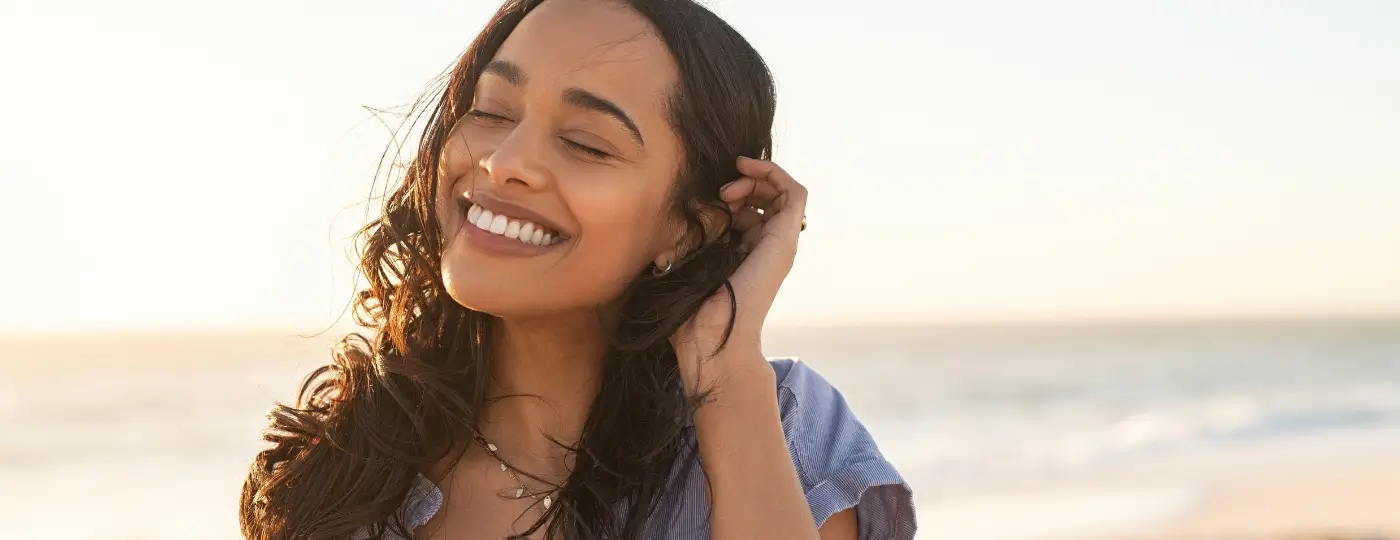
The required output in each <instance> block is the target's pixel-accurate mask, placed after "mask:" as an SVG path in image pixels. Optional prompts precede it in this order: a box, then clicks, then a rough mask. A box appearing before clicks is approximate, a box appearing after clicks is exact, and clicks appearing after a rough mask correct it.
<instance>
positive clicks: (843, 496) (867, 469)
mask: <svg viewBox="0 0 1400 540" xmlns="http://www.w3.org/2000/svg"><path fill="white" fill-rule="evenodd" d="M769 365H771V366H772V367H773V371H774V373H775V374H776V375H777V377H776V380H777V392H778V407H779V410H780V412H781V416H782V423H783V433H784V435H785V437H786V439H787V443H788V451H789V453H790V454H791V455H792V459H793V465H794V466H796V467H797V473H798V478H799V479H801V481H802V487H803V489H804V491H806V494H807V503H808V506H810V507H811V510H812V518H813V519H814V520H816V522H817V524H818V525H820V524H821V523H822V522H824V521H826V518H828V517H830V516H831V515H833V514H835V513H837V512H840V511H842V510H846V509H848V508H855V509H856V516H857V520H858V521H859V523H860V538H861V540H894V539H911V538H913V537H914V528H915V521H914V507H913V500H912V498H913V495H912V493H911V491H910V489H909V485H908V484H907V483H906V482H905V481H904V478H903V477H902V476H900V474H899V472H898V471H897V470H895V468H894V466H893V465H891V464H890V462H889V461H888V460H886V459H885V457H884V456H883V455H882V454H881V453H880V449H879V446H878V445H877V444H876V443H875V439H874V438H873V437H872V436H871V435H870V432H869V431H868V430H867V429H866V427H865V425H864V424H862V423H861V421H860V419H859V418H857V416H856V413H855V411H853V410H852V409H851V407H850V406H849V404H848V403H847V402H846V398H845V396H843V395H842V394H841V392H840V391H839V390H837V389H836V387H835V386H833V385H832V384H831V383H830V382H829V381H827V379H826V378H825V377H823V376H822V375H821V374H820V373H818V372H817V371H816V370H814V369H812V367H811V366H810V365H809V364H807V363H806V362H802V361H800V360H797V359H795V358H779V359H772V360H770V361H769Z"/></svg>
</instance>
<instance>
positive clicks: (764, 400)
mask: <svg viewBox="0 0 1400 540" xmlns="http://www.w3.org/2000/svg"><path fill="white" fill-rule="evenodd" d="M735 356H738V357H735ZM707 363H709V364H710V365H712V366H725V368H726V369H725V373H724V374H723V375H722V376H720V377H718V378H716V382H715V387H714V392H713V394H712V396H711V400H710V401H709V402H708V403H706V404H705V405H703V406H702V407H700V409H699V410H698V411H697V412H696V414H695V430H696V437H697V439H698V442H699V446H700V458H701V462H702V463H703V465H704V468H705V474H706V475H707V476H708V477H709V486H710V501H711V516H710V529H711V537H712V538H715V539H716V540H744V539H750V538H764V539H768V538H783V539H788V538H792V539H803V538H811V539H816V538H818V536H817V528H816V525H815V524H813V522H812V514H811V510H810V509H809V508H808V506H807V499H806V496H805V495H804V494H803V492H802V484H801V482H800V481H799V480H798V478H797V470H796V468H794V466H793V462H792V457H791V456H790V455H789V453H788V448H787V442H786V439H785V438H784V437H783V427H782V422H781V420H780V415H779V411H778V398H777V391H776V381H775V380H774V377H775V376H774V374H773V371H772V369H771V368H770V367H769V366H768V365H767V362H766V361H764V360H763V358H762V355H761V354H758V353H757V352H733V353H731V352H729V351H725V352H722V353H721V354H720V355H719V356H717V357H715V358H711V359H709V360H708V361H707Z"/></svg>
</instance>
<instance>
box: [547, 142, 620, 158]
mask: <svg viewBox="0 0 1400 540" xmlns="http://www.w3.org/2000/svg"><path fill="white" fill-rule="evenodd" d="M559 139H560V140H562V141H564V146H567V147H569V148H571V149H573V150H575V151H578V152H582V153H584V154H586V155H587V156H589V157H591V158H594V159H608V158H610V157H613V156H612V154H609V153H607V152H604V151H602V150H599V149H597V148H593V147H592V146H587V145H583V144H579V143H576V142H574V141H571V140H569V139H565V138H563V137H560V138H559Z"/></svg>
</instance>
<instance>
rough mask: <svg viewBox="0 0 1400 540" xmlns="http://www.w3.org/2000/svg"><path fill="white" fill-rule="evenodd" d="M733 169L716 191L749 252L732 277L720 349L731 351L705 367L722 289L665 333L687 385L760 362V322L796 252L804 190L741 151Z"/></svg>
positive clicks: (720, 323) (716, 336)
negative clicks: (732, 308) (736, 175)
mask: <svg viewBox="0 0 1400 540" xmlns="http://www.w3.org/2000/svg"><path fill="white" fill-rule="evenodd" d="M738 169H739V173H740V174H743V176H742V177H740V178H739V179H738V180H735V181H733V182H730V183H729V184H727V185H725V186H724V188H722V189H721V190H720V198H721V199H723V200H724V201H725V202H726V203H728V204H729V210H730V211H731V212H732V213H733V214H734V222H733V224H732V226H733V227H734V228H736V229H738V230H740V231H742V232H743V243H742V249H745V250H746V251H747V252H748V256H747V258H745V259H744V262H743V263H741V264H740V265H739V268H738V269H737V270H735V271H734V275H733V276H731V277H730V283H731V284H732V286H733V287H734V299H735V303H736V304H737V305H736V307H735V313H734V328H733V331H732V333H731V334H730V337H729V341H728V342H727V343H725V344H724V351H726V352H727V351H734V353H735V354H733V355H728V354H727V355H725V356H727V357H732V358H731V359H730V360H726V361H725V362H721V364H729V365H719V366H711V365H710V364H712V362H711V360H712V359H714V357H716V356H717V355H718V353H720V350H719V346H720V344H721V340H722V339H723V338H724V332H725V329H726V328H728V325H729V316H730V312H729V294H728V292H727V291H725V290H724V289H721V290H720V291H719V292H717V293H715V295H714V296H711V297H710V298H708V299H707V300H706V301H705V303H704V304H703V305H701V307H700V310H699V311H697V312H696V313H695V315H694V316H693V317H691V319H690V320H689V321H687V322H686V323H685V324H683V325H681V328H680V329H679V330H678V331H677V332H676V333H675V334H674V335H672V336H671V344H672V346H674V347H675V349H676V354H677V358H678V359H679V360H680V369H681V375H682V377H683V379H684V380H685V381H686V383H687V384H686V388H687V390H688V391H689V390H691V389H695V388H700V389H704V388H707V387H710V386H712V385H713V383H715V382H718V381H719V379H720V377H722V376H724V375H726V374H728V373H732V372H734V371H735V370H736V369H740V368H745V367H752V366H749V365H748V364H750V363H755V362H758V363H762V361H763V354H762V346H761V344H760V338H761V334H762V332H763V321H764V319H765V318H767V316H768V310H769V308H771V307H772V306H773V300H774V299H775V298H776V297H777V295H778V288H779V287H780V286H781V285H782V283H783V280H784V279H785V278H786V277H787V275H788V271H789V270H791V269H792V263H793V260H794V258H795V257H796V256H797V235H798V233H799V232H801V230H802V220H803V213H804V212H805V211H806V208H807V188H805V187H803V186H802V184H799V183H797V181H796V180H793V178H792V176H790V175H788V173H787V172H786V171H784V170H783V169H782V168H781V167H779V166H778V165H777V164H775V163H773V162H771V161H760V160H757V159H750V158H743V157H741V158H739V162H738ZM733 364H744V365H733ZM761 367H762V368H763V370H767V369H768V368H767V366H766V365H764V366H761Z"/></svg>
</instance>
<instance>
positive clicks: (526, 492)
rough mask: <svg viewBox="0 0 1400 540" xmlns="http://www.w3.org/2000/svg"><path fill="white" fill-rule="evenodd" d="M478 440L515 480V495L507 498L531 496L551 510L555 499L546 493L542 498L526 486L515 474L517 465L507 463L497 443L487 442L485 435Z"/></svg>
mask: <svg viewBox="0 0 1400 540" xmlns="http://www.w3.org/2000/svg"><path fill="white" fill-rule="evenodd" d="M476 442H477V443H478V444H480V445H481V447H482V448H485V449H486V453H488V454H491V457H492V458H493V459H495V460H496V463H499V464H500V465H501V472H503V473H506V474H507V475H509V476H510V479H511V481H512V482H515V485H516V488H515V496H514V497H507V498H513V499H524V498H525V497H529V498H531V499H534V500H535V501H537V502H539V503H540V504H543V505H544V509H545V510H549V506H550V505H551V504H554V499H553V498H551V496H550V495H548V494H546V495H545V496H544V498H540V496H539V494H538V493H536V492H534V491H533V490H531V489H530V488H527V487H525V482H522V481H520V477H519V476H518V475H516V474H515V467H512V466H510V464H509V463H506V460H505V459H502V458H501V455H500V454H497V453H496V445H494V444H491V443H490V442H487V440H486V439H485V438H484V437H477V438H476ZM501 496H502V497H505V496H506V495H505V492H502V494H501Z"/></svg>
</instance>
